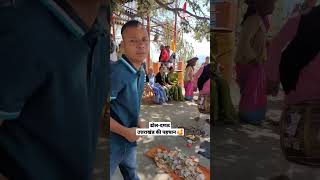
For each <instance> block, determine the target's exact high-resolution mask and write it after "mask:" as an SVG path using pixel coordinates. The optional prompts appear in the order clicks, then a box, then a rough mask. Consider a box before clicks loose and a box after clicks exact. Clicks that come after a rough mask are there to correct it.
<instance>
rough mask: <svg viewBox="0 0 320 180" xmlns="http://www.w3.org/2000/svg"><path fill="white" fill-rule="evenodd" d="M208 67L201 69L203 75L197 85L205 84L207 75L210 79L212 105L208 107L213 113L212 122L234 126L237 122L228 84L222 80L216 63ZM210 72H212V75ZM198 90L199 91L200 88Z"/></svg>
mask: <svg viewBox="0 0 320 180" xmlns="http://www.w3.org/2000/svg"><path fill="white" fill-rule="evenodd" d="M209 65H210V66H209ZM209 65H207V66H206V67H205V68H204V69H203V73H202V75H201V76H200V77H199V80H198V84H202V83H203V82H205V81H206V79H208V77H207V76H208V74H209V75H210V77H212V79H211V83H212V86H211V87H212V90H211V91H210V93H211V98H212V101H213V103H212V104H213V105H212V106H210V108H211V112H212V113H213V119H214V122H217V123H220V122H222V123H224V124H235V123H236V122H237V115H236V112H235V109H234V106H233V104H232V100H231V95H230V88H229V84H228V82H227V81H226V80H225V79H223V78H222V73H221V71H222V69H223V67H222V66H221V65H220V63H218V62H217V61H214V62H212V63H210V64H209ZM210 71H212V73H211V72H210ZM203 84H204V83H203ZM199 89H201V86H200V87H199Z"/></svg>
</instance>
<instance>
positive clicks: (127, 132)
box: [110, 117, 139, 142]
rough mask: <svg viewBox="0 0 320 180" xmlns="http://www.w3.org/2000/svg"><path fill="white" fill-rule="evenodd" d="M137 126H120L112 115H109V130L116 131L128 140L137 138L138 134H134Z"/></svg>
mask: <svg viewBox="0 0 320 180" xmlns="http://www.w3.org/2000/svg"><path fill="white" fill-rule="evenodd" d="M136 129H137V128H127V127H125V126H122V125H121V124H120V123H118V122H117V121H116V120H114V119H113V118H112V117H110V130H111V132H113V133H116V134H118V135H120V136H122V137H124V138H126V139H127V140H128V141H130V142H135V141H137V140H138V139H139V136H137V135H136Z"/></svg>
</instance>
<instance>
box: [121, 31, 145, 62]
mask: <svg viewBox="0 0 320 180" xmlns="http://www.w3.org/2000/svg"><path fill="white" fill-rule="evenodd" d="M122 38H123V49H124V52H125V55H126V56H127V58H128V59H129V60H130V61H134V62H136V63H142V62H143V61H144V60H145V59H146V58H147V56H148V51H149V37H148V33H147V31H146V29H145V28H144V27H143V26H137V27H128V28H127V29H126V30H125V31H124V32H123V34H122Z"/></svg>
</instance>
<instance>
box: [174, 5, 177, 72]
mask: <svg viewBox="0 0 320 180" xmlns="http://www.w3.org/2000/svg"><path fill="white" fill-rule="evenodd" d="M176 8H178V0H176ZM177 19H178V14H177V12H175V13H174V34H173V45H174V47H173V48H174V49H173V50H174V51H173V52H174V53H176V51H177V49H176V48H177ZM173 67H174V68H175V67H176V60H175V59H174V60H173Z"/></svg>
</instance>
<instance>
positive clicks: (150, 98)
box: [142, 85, 154, 104]
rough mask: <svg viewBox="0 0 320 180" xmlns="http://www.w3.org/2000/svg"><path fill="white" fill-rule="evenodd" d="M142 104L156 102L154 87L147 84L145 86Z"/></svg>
mask: <svg viewBox="0 0 320 180" xmlns="http://www.w3.org/2000/svg"><path fill="white" fill-rule="evenodd" d="M142 104H154V93H153V91H152V89H149V88H148V87H147V85H145V86H144V92H143V96H142Z"/></svg>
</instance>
